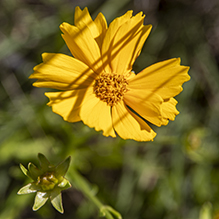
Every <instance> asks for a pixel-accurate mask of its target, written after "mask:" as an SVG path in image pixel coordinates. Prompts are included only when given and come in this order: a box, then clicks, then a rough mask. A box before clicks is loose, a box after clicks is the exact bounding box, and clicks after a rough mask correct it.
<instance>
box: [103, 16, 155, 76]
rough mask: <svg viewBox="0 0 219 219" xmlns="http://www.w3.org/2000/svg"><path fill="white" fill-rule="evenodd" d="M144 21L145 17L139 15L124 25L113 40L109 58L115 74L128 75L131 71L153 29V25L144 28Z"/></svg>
mask: <svg viewBox="0 0 219 219" xmlns="http://www.w3.org/2000/svg"><path fill="white" fill-rule="evenodd" d="M143 21H144V15H143V16H142V13H138V14H137V15H136V16H134V17H132V18H131V19H130V20H128V21H126V22H125V23H124V24H122V25H121V26H120V28H119V29H118V31H117V32H116V33H115V36H114V38H113V39H112V40H111V42H110V46H109V47H110V50H109V51H110V52H109V54H108V56H109V57H110V60H111V63H110V65H111V68H112V71H113V72H114V73H118V74H126V73H128V72H130V71H131V69H132V65H133V63H134V61H135V59H136V58H137V56H138V55H139V54H140V51H141V48H142V46H143V44H144V41H145V40H146V38H147V36H148V35H149V33H150V30H151V27H152V26H151V25H147V26H144V25H143ZM106 35H107V33H106Z"/></svg>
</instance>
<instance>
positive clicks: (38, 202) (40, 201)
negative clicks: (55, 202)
mask: <svg viewBox="0 0 219 219" xmlns="http://www.w3.org/2000/svg"><path fill="white" fill-rule="evenodd" d="M48 198H49V197H48V195H47V193H46V192H37V194H36V197H35V200H34V205H33V210H34V211H37V210H38V209H39V208H41V207H42V206H43V205H44V204H45V203H46V201H47V200H48Z"/></svg>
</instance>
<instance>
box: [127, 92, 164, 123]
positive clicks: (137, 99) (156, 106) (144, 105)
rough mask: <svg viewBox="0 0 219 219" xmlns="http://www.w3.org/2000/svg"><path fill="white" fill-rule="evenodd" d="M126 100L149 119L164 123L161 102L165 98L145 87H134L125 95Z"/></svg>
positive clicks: (152, 121)
mask: <svg viewBox="0 0 219 219" xmlns="http://www.w3.org/2000/svg"><path fill="white" fill-rule="evenodd" d="M124 102H125V103H126V105H128V106H129V107H131V108H132V109H133V110H134V111H135V112H137V113H138V114H139V115H140V116H142V117H143V118H145V119H146V120H147V121H149V122H151V123H153V124H155V125H157V126H161V125H162V117H161V104H162V103H163V99H162V98H161V97H160V96H159V95H157V94H156V93H152V92H150V91H147V90H143V89H132V90H129V91H128V92H127V93H125V95H124Z"/></svg>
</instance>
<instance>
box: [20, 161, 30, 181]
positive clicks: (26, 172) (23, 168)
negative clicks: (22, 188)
mask: <svg viewBox="0 0 219 219" xmlns="http://www.w3.org/2000/svg"><path fill="white" fill-rule="evenodd" d="M20 168H21V170H22V172H23V173H24V175H25V176H28V177H29V178H30V179H32V177H31V175H30V173H29V171H28V170H27V169H26V168H25V167H24V166H23V165H22V164H21V163H20Z"/></svg>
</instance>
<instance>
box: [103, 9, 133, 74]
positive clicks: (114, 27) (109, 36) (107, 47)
mask: <svg viewBox="0 0 219 219" xmlns="http://www.w3.org/2000/svg"><path fill="white" fill-rule="evenodd" d="M132 13H133V11H127V12H126V13H125V14H124V15H123V16H121V17H118V18H116V19H115V20H113V21H112V22H111V24H110V25H109V28H108V29H107V31H106V35H105V37H104V40H103V45H102V59H103V65H104V69H105V72H107V73H111V72H112V71H111V61H112V58H113V57H111V53H112V48H111V43H112V41H113V38H114V36H115V34H116V32H117V31H118V29H119V28H120V26H121V25H123V24H124V23H125V22H126V21H128V20H130V17H131V16H132Z"/></svg>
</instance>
